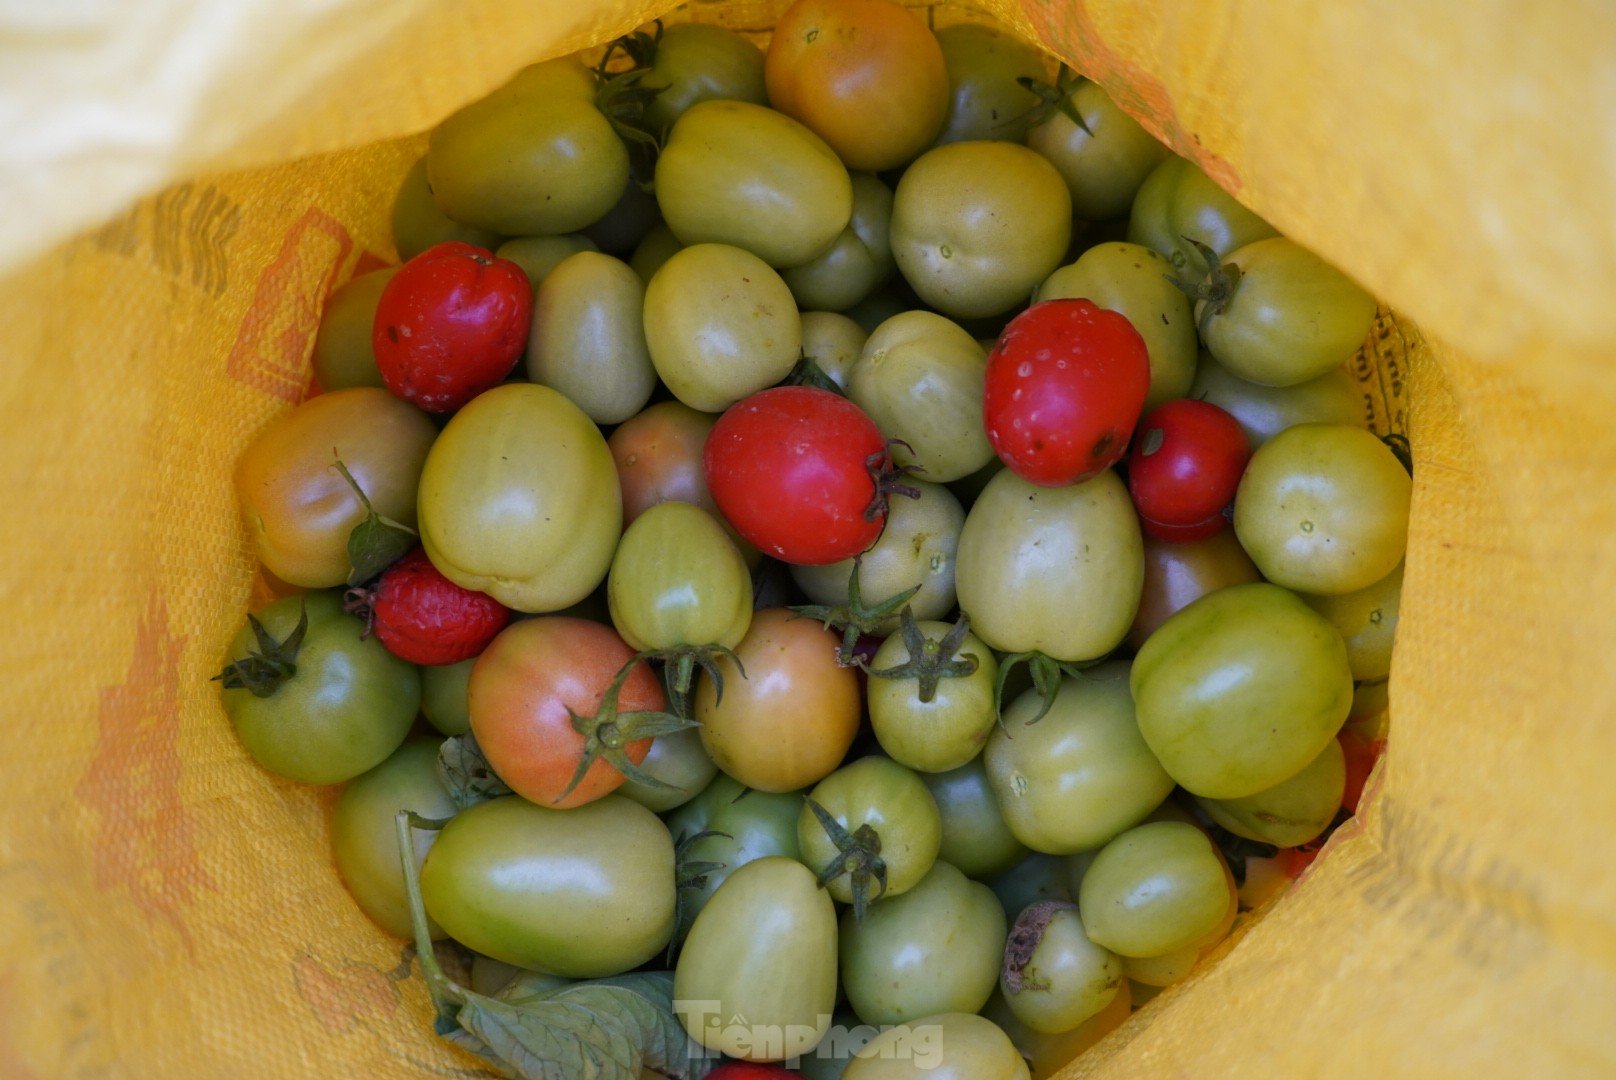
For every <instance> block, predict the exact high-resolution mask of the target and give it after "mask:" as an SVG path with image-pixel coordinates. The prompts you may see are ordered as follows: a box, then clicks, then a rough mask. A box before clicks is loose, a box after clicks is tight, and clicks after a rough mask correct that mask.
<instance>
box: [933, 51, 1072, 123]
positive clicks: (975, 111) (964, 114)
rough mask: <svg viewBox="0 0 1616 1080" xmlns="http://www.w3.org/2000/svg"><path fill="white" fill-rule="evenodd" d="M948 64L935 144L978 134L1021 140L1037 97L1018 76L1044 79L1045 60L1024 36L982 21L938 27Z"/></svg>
mask: <svg viewBox="0 0 1616 1080" xmlns="http://www.w3.org/2000/svg"><path fill="white" fill-rule="evenodd" d="M937 44H938V45H940V46H942V49H943V63H944V64H945V65H946V66H947V68H948V118H947V119H946V120H944V121H943V130H942V132H941V134H939V135H938V136H937V145H938V146H941V145H943V144H944V143H953V142H970V141H973V140H978V139H1003V140H1005V141H1006V142H1022V141H1024V140H1025V139H1026V137H1027V127H1028V125H1029V124H1030V123H1031V121H1032V115H1033V109H1034V107H1035V106H1036V105H1037V104H1038V98H1037V96H1036V95H1034V94H1033V93H1032V92H1031V91H1030V90H1028V89H1027V88H1026V87H1025V86H1022V85H1021V84H1020V83H1018V82H1017V81H1016V80H1017V79H1033V80H1035V81H1037V82H1048V80H1049V61H1048V60H1047V59H1045V57H1044V54H1043V53H1041V52H1039V51H1038V50H1037V49H1035V48H1034V47H1033V46H1031V45H1029V44H1028V43H1027V42H1025V41H1022V40H1021V39H1020V38H1018V37H1015V36H1013V35H1011V34H1007V33H1005V32H1003V31H1002V30H996V29H994V28H993V27H991V26H986V25H984V24H982V23H958V24H956V25H954V26H945V27H943V28H942V29H941V30H938V31H937Z"/></svg>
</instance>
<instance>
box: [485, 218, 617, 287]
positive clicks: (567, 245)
mask: <svg viewBox="0 0 1616 1080" xmlns="http://www.w3.org/2000/svg"><path fill="white" fill-rule="evenodd" d="M595 250H596V248H595V242H594V241H593V240H591V239H589V237H587V236H580V235H579V234H577V233H567V234H566V235H564V236H518V237H517V238H516V239H514V240H507V241H505V242H504V243H503V244H501V245H499V250H497V251H495V252H494V254H495V255H498V256H499V257H500V258H502V259H508V260H510V261H511V262H513V263H515V264H516V265H517V266H520V267H521V268H522V273H524V274H526V275H527V281H528V284H529V285H532V286H533V291H534V293H537V292H538V291H539V286H540V285H541V284H543V283H544V279H545V278H547V277H549V276H550V271H552V270H554V269H555V268H556V267H558V266H560V265H561V264H562V262H564V261H565V260H567V259H569V258H571V257H572V256H574V255H576V254H578V253H579V252H580V251H595Z"/></svg>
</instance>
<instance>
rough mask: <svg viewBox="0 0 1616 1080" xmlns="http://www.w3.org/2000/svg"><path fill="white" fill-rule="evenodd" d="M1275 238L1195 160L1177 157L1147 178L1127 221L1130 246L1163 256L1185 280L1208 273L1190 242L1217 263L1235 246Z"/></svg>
mask: <svg viewBox="0 0 1616 1080" xmlns="http://www.w3.org/2000/svg"><path fill="white" fill-rule="evenodd" d="M1278 235H1279V232H1278V231H1277V230H1276V229H1275V228H1274V227H1273V226H1272V225H1270V224H1268V222H1266V221H1264V220H1263V219H1262V218H1260V217H1258V216H1257V215H1256V214H1253V213H1252V212H1251V211H1250V210H1247V209H1246V208H1245V207H1244V206H1241V205H1240V203H1239V202H1237V201H1236V200H1235V198H1234V196H1232V195H1229V194H1228V193H1226V192H1225V191H1224V190H1223V189H1222V188H1220V187H1218V185H1217V184H1215V183H1213V182H1212V180H1211V179H1210V178H1209V177H1208V176H1207V175H1206V173H1204V172H1202V171H1201V170H1200V169H1198V168H1196V166H1195V164H1194V163H1193V162H1191V161H1188V160H1186V159H1185V158H1181V157H1177V156H1173V157H1169V158H1167V159H1166V160H1165V161H1163V162H1162V163H1161V164H1160V165H1157V166H1156V168H1155V169H1154V170H1152V171H1151V174H1150V175H1149V176H1147V177H1145V182H1144V183H1143V184H1141V185H1140V186H1139V191H1138V193H1137V194H1136V195H1135V196H1134V200H1133V209H1132V211H1131V213H1130V215H1129V218H1128V241H1129V243H1133V244H1143V245H1144V246H1145V247H1148V248H1152V249H1154V250H1155V251H1158V252H1160V253H1161V254H1162V255H1165V256H1166V257H1167V261H1168V262H1170V263H1172V264H1173V271H1174V272H1175V273H1177V274H1178V276H1179V279H1180V280H1182V281H1185V282H1197V281H1200V280H1201V278H1203V277H1204V276H1206V272H1207V271H1208V270H1210V269H1211V267H1209V266H1207V264H1206V259H1205V258H1203V257H1202V255H1201V253H1200V252H1199V251H1198V250H1197V249H1196V248H1195V245H1194V244H1191V243H1190V240H1194V241H1196V242H1198V243H1202V244H1205V245H1206V246H1207V247H1209V248H1211V249H1212V250H1213V251H1214V252H1216V253H1217V256H1218V258H1219V259H1220V260H1221V259H1223V258H1225V257H1226V256H1228V255H1230V254H1231V253H1233V252H1234V251H1235V249H1237V248H1241V247H1244V246H1245V245H1247V244H1250V243H1253V242H1254V241H1257V240H1264V239H1267V238H1268V237H1270V236H1278Z"/></svg>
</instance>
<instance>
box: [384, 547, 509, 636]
mask: <svg viewBox="0 0 1616 1080" xmlns="http://www.w3.org/2000/svg"><path fill="white" fill-rule="evenodd" d="M370 607H371V618H372V624H371V625H372V626H373V627H374V629H375V631H376V637H377V639H378V640H379V641H381V643H382V644H383V645H385V646H387V651H388V652H390V653H392V654H393V655H394V656H397V657H399V658H401V659H404V660H408V661H409V662H410V663H412V664H458V663H460V662H461V661H462V660H470V659H471V658H472V657H473V656H476V655H477V654H478V653H480V652H482V651H483V649H485V648H487V646H488V643H489V642H490V641H492V640H494V635H496V634H498V633H499V632H500V631H501V630H503V629H504V628H505V624H506V623H508V622H510V621H511V612H510V609H509V608H507V607H506V606H505V605H504V604H502V603H500V602H499V601H498V600H495V599H494V598H493V597H492V596H489V595H488V594H487V593H480V592H476V591H474V590H472V589H464V588H461V587H460V586H459V585H456V584H455V583H454V582H452V581H450V580H449V579H448V578H446V577H444V576H443V574H441V573H440V572H439V571H438V568H437V567H435V566H433V565H432V560H431V559H428V558H427V557H426V552H425V551H423V550H422V549H420V548H416V549H415V550H414V551H412V552H410V553H409V554H408V555H406V556H404V557H403V558H402V559H400V560H398V562H396V563H394V564H393V565H392V566H390V567H388V568H387V571H386V573H384V574H382V576H381V579H380V580H379V581H377V582H376V587H375V589H373V590H372V591H371V595H370Z"/></svg>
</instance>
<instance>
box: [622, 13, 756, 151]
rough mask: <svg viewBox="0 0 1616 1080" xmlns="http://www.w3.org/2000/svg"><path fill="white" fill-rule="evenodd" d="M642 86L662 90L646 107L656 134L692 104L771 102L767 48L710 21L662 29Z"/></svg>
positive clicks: (650, 124) (649, 122) (646, 116)
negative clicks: (766, 74)
mask: <svg viewBox="0 0 1616 1080" xmlns="http://www.w3.org/2000/svg"><path fill="white" fill-rule="evenodd" d="M640 85H641V86H643V87H645V88H646V89H648V90H658V91H659V93H658V94H657V96H656V97H654V98H652V99H651V101H650V104H648V105H646V107H645V119H646V122H647V124H648V125H649V127H650V129H651V131H653V132H663V131H666V130H667V129H668V128H669V127H671V126H673V123H674V121H675V120H678V119H679V117H681V116H683V115H684V114H685V111H686V110H688V109H689V108H690V107H691V106H692V105H695V104H698V103H700V102H703V101H712V100H714V99H728V100H731V101H749V102H751V103H752V104H754V105H767V104H768V103H769V96H768V91H767V90H766V89H765V88H764V86H763V50H762V49H760V48H758V47H757V46H756V45H754V44H752V43H751V42H750V41H748V40H746V39H745V38H743V37H742V36H741V35H739V34H737V33H736V32H735V31H733V30H727V29H725V28H724V27H722V26H714V25H712V24H711V23H679V24H677V25H675V26H669V27H666V28H665V29H663V31H662V37H661V39H660V40H659V41H658V42H657V47H656V53H655V55H654V56H652V58H651V70H650V71H648V72H647V73H646V74H645V77H644V78H643V79H641V81H640Z"/></svg>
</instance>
